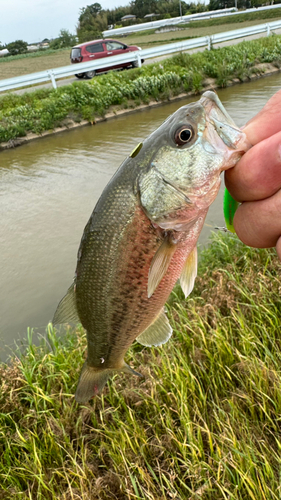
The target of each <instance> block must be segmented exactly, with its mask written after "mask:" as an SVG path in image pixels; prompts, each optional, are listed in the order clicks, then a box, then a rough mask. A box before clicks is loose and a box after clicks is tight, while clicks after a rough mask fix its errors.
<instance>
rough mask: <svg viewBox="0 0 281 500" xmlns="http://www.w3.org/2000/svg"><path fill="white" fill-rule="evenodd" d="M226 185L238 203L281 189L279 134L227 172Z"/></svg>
mask: <svg viewBox="0 0 281 500" xmlns="http://www.w3.org/2000/svg"><path fill="white" fill-rule="evenodd" d="M280 127H281V113H280V125H279V128H280ZM225 184H226V187H227V189H228V190H229V192H230V193H231V195H232V196H233V197H234V198H235V199H236V200H237V201H251V200H262V199H263V198H268V197H270V196H272V195H273V194H274V193H276V192H277V191H278V190H279V189H280V188H281V132H278V133H277V134H275V135H273V136H272V137H269V138H268V139H266V140H263V141H262V142H259V143H258V144H256V145H255V146H254V147H253V148H251V149H250V150H249V151H247V153H246V154H245V155H244V156H242V158H241V160H240V161H239V162H238V163H237V165H236V166H235V167H234V168H231V169H230V170H227V171H226V174H225Z"/></svg>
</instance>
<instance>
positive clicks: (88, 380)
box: [75, 361, 113, 403]
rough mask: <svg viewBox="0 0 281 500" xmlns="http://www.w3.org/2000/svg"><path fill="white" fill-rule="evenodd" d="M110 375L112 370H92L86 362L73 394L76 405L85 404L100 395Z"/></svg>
mask: <svg viewBox="0 0 281 500" xmlns="http://www.w3.org/2000/svg"><path fill="white" fill-rule="evenodd" d="M112 374H113V370H108V369H101V370H100V369H98V368H93V367H92V366H88V364H87V361H86V362H85V363H84V366H83V368H82V371H81V375H80V378H79V382H78V386H77V389H76V393H75V399H76V401H77V403H87V401H89V399H91V398H93V397H94V396H96V395H97V394H98V393H100V392H101V391H102V390H103V388H104V386H105V384H106V382H107V380H108V378H109V377H110V376H111V375H112Z"/></svg>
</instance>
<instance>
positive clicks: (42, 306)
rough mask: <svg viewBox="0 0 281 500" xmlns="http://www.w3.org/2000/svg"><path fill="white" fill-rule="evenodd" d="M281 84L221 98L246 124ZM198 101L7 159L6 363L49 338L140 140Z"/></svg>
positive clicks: (253, 85)
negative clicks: (97, 214)
mask: <svg viewBox="0 0 281 500" xmlns="http://www.w3.org/2000/svg"><path fill="white" fill-rule="evenodd" d="M280 86H281V75H280V74H276V75H274V76H270V77H266V78H262V79H260V80H257V81H255V82H250V83H247V84H243V85H237V86H234V87H229V88H227V89H224V90H220V91H219V92H218V94H219V97H220V99H221V100H222V102H223V104H224V105H225V107H226V109H227V110H228V112H229V113H230V115H231V116H232V118H233V119H234V121H235V122H236V123H237V125H239V126H242V125H243V124H245V123H246V122H247V121H248V120H249V119H250V118H251V117H252V116H254V115H255V114H256V113H257V112H258V111H259V110H260V109H261V108H262V107H263V106H264V104H265V103H266V102H267V100H268V99H269V98H270V97H271V96H272V95H273V94H274V93H275V92H276V91H277V90H279V89H280ZM191 100H196V98H192V99H190V100H188V99H185V100H183V101H181V102H177V103H173V104H166V105H163V106H161V107H159V108H154V109H150V110H146V111H143V112H141V113H136V114H132V115H128V116H123V117H119V118H117V119H115V120H111V121H108V122H103V123H100V124H98V125H97V126H93V127H90V126H89V127H83V128H80V129H76V130H71V131H68V132H65V133H61V134H58V135H55V136H51V137H45V138H42V139H40V140H37V141H34V142H30V143H29V144H26V145H24V146H21V147H19V148H17V149H14V150H7V151H3V152H1V153H0V214H1V217H0V277H1V287H0V340H1V343H0V359H5V358H6V357H7V353H8V352H9V348H10V347H12V348H13V346H14V342H15V341H16V342H20V341H21V340H22V339H24V338H26V330H27V327H34V328H35V331H36V332H37V333H39V334H40V333H42V334H43V333H44V331H45V326H46V325H47V323H48V322H49V321H51V319H52V317H53V313H54V311H55V309H56V306H57V303H58V301H59V300H60V299H61V298H62V296H63V295H64V293H65V292H66V290H67V288H68V286H69V285H70V284H71V282H72V278H73V275H74V271H75V267H76V255H77V250H78V245H79V242H80V238H81V235H82V232H83V229H84V226H85V224H86V222H87V220H88V218H89V216H90V214H91V212H92V210H93V207H94V205H95V203H96V201H97V200H98V198H99V196H100V194H101V192H102V190H103V188H104V186H105V185H106V184H107V182H108V181H109V180H110V178H111V176H112V175H113V174H114V172H115V171H116V169H117V167H118V166H119V165H120V163H121V162H122V161H123V159H124V158H125V157H126V156H127V155H128V154H130V152H131V151H132V149H133V148H134V147H135V146H136V145H137V144H138V143H139V142H141V141H143V139H144V138H145V137H146V136H147V135H148V134H150V133H151V132H152V131H153V130H154V129H155V128H157V127H158V126H159V125H160V124H161V123H162V122H163V121H164V120H165V119H166V117H167V116H168V115H170V114H171V113H173V112H174V111H175V110H176V109H177V108H178V107H180V106H181V105H184V104H187V103H188V102H189V101H191ZM222 196H223V190H221V192H220V194H219V196H218V198H217V200H216V201H215V203H214V204H213V205H212V206H211V208H210V210H209V214H208V217H207V220H206V224H205V227H204V230H203V232H202V235H201V237H200V243H201V244H206V243H207V241H208V238H209V235H210V231H211V230H212V228H214V227H215V226H223V225H224V220H223V214H222ZM7 346H8V347H7Z"/></svg>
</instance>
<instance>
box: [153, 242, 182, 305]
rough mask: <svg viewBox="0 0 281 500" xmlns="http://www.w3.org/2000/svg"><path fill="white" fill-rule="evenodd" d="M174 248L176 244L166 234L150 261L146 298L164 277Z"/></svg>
mask: <svg viewBox="0 0 281 500" xmlns="http://www.w3.org/2000/svg"><path fill="white" fill-rule="evenodd" d="M175 250H176V244H175V243H173V242H172V241H170V238H169V236H167V238H165V240H164V241H163V243H162V245H161V246H160V248H158V250H157V252H156V254H155V255H154V257H153V259H152V261H151V265H150V269H149V273H148V284H147V295H148V298H150V297H151V295H153V293H154V292H155V290H156V288H157V287H158V285H159V283H160V281H161V280H162V278H164V276H165V274H166V272H167V270H168V267H169V265H170V262H171V259H172V257H173V255H174V253H175Z"/></svg>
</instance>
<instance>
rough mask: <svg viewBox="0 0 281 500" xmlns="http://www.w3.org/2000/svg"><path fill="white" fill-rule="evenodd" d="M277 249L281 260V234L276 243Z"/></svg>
mask: <svg viewBox="0 0 281 500" xmlns="http://www.w3.org/2000/svg"><path fill="white" fill-rule="evenodd" d="M276 251H277V255H278V257H279V259H280V260H281V236H280V238H279V240H278V241H277V243H276Z"/></svg>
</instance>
